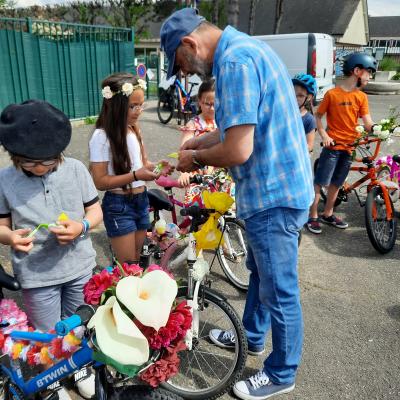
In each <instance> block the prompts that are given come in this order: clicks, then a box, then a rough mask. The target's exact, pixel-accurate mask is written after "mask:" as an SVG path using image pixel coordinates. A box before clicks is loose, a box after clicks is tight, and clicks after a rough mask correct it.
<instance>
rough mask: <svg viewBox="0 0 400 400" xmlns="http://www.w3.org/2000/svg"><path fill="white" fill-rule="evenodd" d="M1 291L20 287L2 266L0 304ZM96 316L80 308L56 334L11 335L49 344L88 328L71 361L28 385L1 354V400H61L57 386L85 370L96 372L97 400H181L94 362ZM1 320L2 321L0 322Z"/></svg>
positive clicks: (16, 366) (15, 364)
mask: <svg viewBox="0 0 400 400" xmlns="http://www.w3.org/2000/svg"><path fill="white" fill-rule="evenodd" d="M2 288H5V289H8V290H13V291H16V290H19V288H20V286H19V283H18V281H16V280H15V279H14V278H13V277H11V276H10V275H7V274H6V273H5V271H4V269H3V267H2V266H1V265H0V302H1V300H2V299H3V291H2ZM94 312H95V310H94V309H93V307H92V306H89V305H82V306H80V307H78V309H77V311H76V314H75V315H73V316H71V317H69V318H67V319H64V320H62V321H60V322H58V323H57V324H56V326H55V327H54V329H55V332H56V334H53V333H40V332H30V331H29V332H25V331H17V330H14V331H12V332H11V333H10V336H11V338H12V339H15V340H24V341H32V342H36V343H49V342H51V340H53V339H54V338H56V337H57V335H58V336H65V335H67V334H68V333H69V332H70V331H71V330H72V329H74V328H76V327H78V326H84V327H85V332H84V336H83V338H82V341H81V344H80V348H79V349H78V350H77V351H76V352H74V353H73V354H72V355H71V356H70V357H69V358H65V359H61V360H60V361H58V362H57V363H55V364H54V365H53V366H51V367H49V368H47V369H46V370H45V371H43V372H40V373H38V374H37V375H35V376H33V377H30V378H29V379H28V380H27V381H25V379H24V373H23V369H22V366H21V364H20V361H19V360H18V359H16V360H13V359H10V358H9V359H8V360H6V361H8V363H7V362H6V361H5V360H4V359H5V358H8V357H3V356H1V354H0V359H1V362H0V398H1V399H3V400H25V399H35V400H39V399H46V400H58V395H57V389H60V388H61V386H60V385H55V384H56V383H58V382H59V381H62V380H64V379H66V378H68V377H69V376H71V375H73V374H74V373H75V372H77V371H79V370H80V369H81V368H82V367H84V366H86V367H93V369H94V373H95V396H94V398H95V399H96V400H107V399H115V400H117V399H119V400H182V399H181V397H179V396H178V395H174V394H173V393H170V392H168V391H167V390H164V389H162V388H156V389H153V388H151V387H150V386H147V385H132V383H131V382H129V384H127V383H128V379H129V378H127V377H125V376H124V375H122V374H115V373H114V374H113V373H112V372H111V369H109V368H108V367H107V366H106V365H104V364H101V363H99V362H96V361H94V360H93V348H94V346H95V344H94V343H95V341H94V332H93V330H89V329H87V328H86V325H87V323H88V322H89V320H90V318H91V317H92V316H93V314H94ZM0 317H1V316H0ZM1 320H2V319H1V318H0V322H1ZM4 328H10V325H9V323H7V322H3V323H2V324H0V332H2V329H4ZM154 361H155V360H154ZM7 364H9V365H7ZM148 365H150V363H149V364H148Z"/></svg>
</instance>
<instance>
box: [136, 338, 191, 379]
mask: <svg viewBox="0 0 400 400" xmlns="http://www.w3.org/2000/svg"><path fill="white" fill-rule="evenodd" d="M185 349H186V345H185V343H183V342H179V343H178V344H177V345H176V346H169V347H167V348H166V349H165V350H166V351H165V352H164V354H163V356H162V357H161V358H160V359H159V360H157V361H156V362H155V363H154V364H152V365H150V367H149V368H147V369H146V370H145V371H144V372H143V373H141V374H140V375H139V378H140V379H141V380H142V381H145V382H147V383H148V384H149V385H150V386H153V387H157V386H158V385H159V384H160V383H161V382H165V381H167V380H168V379H169V378H171V377H172V376H174V375H176V374H177V373H178V370H179V364H180V359H179V357H178V352H179V351H182V350H185Z"/></svg>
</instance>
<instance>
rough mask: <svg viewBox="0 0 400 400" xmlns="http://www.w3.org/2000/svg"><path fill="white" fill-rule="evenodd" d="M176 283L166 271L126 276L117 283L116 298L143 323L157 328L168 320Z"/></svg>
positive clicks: (176, 287) (176, 290)
mask: <svg viewBox="0 0 400 400" xmlns="http://www.w3.org/2000/svg"><path fill="white" fill-rule="evenodd" d="M177 293H178V285H177V283H176V282H175V280H174V279H172V278H171V277H170V276H169V275H168V274H167V273H165V272H164V271H161V270H155V271H151V272H149V273H147V274H145V275H144V276H143V277H142V278H138V277H136V276H128V277H126V278H123V279H121V280H120V281H119V282H118V284H117V298H118V300H119V301H120V302H121V303H123V304H124V306H125V307H126V308H127V309H128V310H129V311H130V312H131V313H132V314H133V315H134V316H135V317H136V318H137V319H138V320H139V321H140V322H141V323H142V324H143V325H146V326H151V327H152V328H154V329H155V330H157V331H158V330H159V329H160V328H161V327H163V326H165V325H166V323H167V322H168V318H169V314H170V312H171V307H172V304H173V302H174V300H175V298H176V295H177Z"/></svg>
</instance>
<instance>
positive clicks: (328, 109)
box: [318, 86, 369, 151]
mask: <svg viewBox="0 0 400 400" xmlns="http://www.w3.org/2000/svg"><path fill="white" fill-rule="evenodd" d="M325 113H326V120H327V123H328V126H327V129H326V131H327V133H328V135H329V136H330V137H331V138H332V139H333V140H334V141H335V142H336V143H343V144H351V143H353V142H354V141H355V140H356V139H357V137H358V136H359V133H358V132H357V131H356V126H357V125H358V118H361V117H363V116H364V115H367V114H369V109H368V97H367V95H366V94H365V93H364V92H362V91H361V90H357V89H355V90H352V91H351V92H346V91H345V90H343V89H342V88H341V87H339V86H338V87H336V88H334V89H331V90H328V91H327V92H326V94H325V96H324V99H323V100H322V102H321V104H320V105H319V107H318V114H321V115H323V114H325ZM334 148H335V149H336V150H347V151H348V150H349V148H348V147H346V146H340V145H336V146H335V147H334Z"/></svg>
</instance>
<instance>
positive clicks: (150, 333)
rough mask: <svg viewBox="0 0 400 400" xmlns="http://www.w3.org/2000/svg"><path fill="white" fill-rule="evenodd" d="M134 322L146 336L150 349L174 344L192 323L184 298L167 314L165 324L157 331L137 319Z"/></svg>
mask: <svg viewBox="0 0 400 400" xmlns="http://www.w3.org/2000/svg"><path fill="white" fill-rule="evenodd" d="M135 324H136V326H137V327H138V328H139V329H140V330H141V331H142V333H143V335H144V336H146V339H147V341H148V342H149V346H150V347H151V348H152V349H161V348H162V347H168V346H169V345H170V344H171V343H174V344H175V343H176V342H177V341H178V340H181V339H182V338H183V337H184V336H185V335H186V331H187V330H188V329H189V328H190V327H191V325H192V314H191V312H190V307H189V306H188V305H187V303H186V300H185V301H182V302H181V303H179V304H178V305H177V306H176V307H175V309H174V310H173V311H172V312H171V314H170V315H169V318H168V322H167V324H166V325H165V326H163V327H162V328H160V329H159V330H158V332H157V331H156V330H155V329H154V328H151V327H149V326H145V325H143V324H141V323H140V322H139V321H135Z"/></svg>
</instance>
